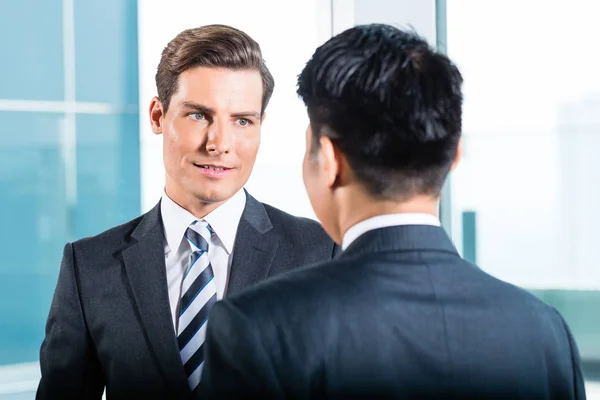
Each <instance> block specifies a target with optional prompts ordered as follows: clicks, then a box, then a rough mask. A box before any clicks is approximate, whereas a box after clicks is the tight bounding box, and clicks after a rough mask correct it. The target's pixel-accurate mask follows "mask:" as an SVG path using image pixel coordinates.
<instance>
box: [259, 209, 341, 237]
mask: <svg viewBox="0 0 600 400" xmlns="http://www.w3.org/2000/svg"><path fill="white" fill-rule="evenodd" d="M263 206H264V207H265V210H266V211H267V215H268V216H269V219H270V220H271V224H272V225H273V228H274V229H275V230H276V231H278V232H279V233H280V234H283V235H284V236H285V237H287V238H288V239H290V240H292V241H293V240H294V239H302V240H307V239H308V238H312V239H314V241H315V242H324V243H327V244H328V245H333V241H332V240H331V238H329V236H328V235H327V233H326V232H325V230H324V229H323V228H322V227H321V224H320V223H318V222H317V221H315V220H312V219H310V218H304V217H297V216H294V215H291V214H288V213H286V212H285V211H282V210H280V209H278V208H275V207H273V206H270V205H268V204H264V203H263Z"/></svg>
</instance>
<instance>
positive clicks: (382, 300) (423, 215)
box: [199, 25, 585, 400]
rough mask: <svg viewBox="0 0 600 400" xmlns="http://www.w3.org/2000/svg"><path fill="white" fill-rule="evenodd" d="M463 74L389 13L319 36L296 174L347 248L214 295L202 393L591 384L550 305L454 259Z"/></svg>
mask: <svg viewBox="0 0 600 400" xmlns="http://www.w3.org/2000/svg"><path fill="white" fill-rule="evenodd" d="M461 85H462V77H461V74H460V72H459V70H458V69H457V68H456V66H455V65H454V64H453V63H452V62H451V61H450V60H449V59H448V58H447V57H445V56H444V55H442V54H440V53H438V52H436V51H434V50H433V49H432V48H431V47H429V46H428V44H427V43H426V42H425V41H424V40H423V39H421V38H420V37H418V36H417V35H416V34H414V33H411V32H405V31H401V30H399V29H396V28H393V27H391V26H387V25H368V26H358V27H355V28H352V29H349V30H347V31H345V32H343V33H341V34H339V35H337V36H335V37H334V38H332V39H331V40H329V41H328V42H327V43H325V44H324V45H323V46H321V47H320V48H318V49H317V50H316V52H315V53H314V55H313V57H312V58H311V60H310V61H309V62H308V64H307V65H306V67H305V68H304V70H303V71H302V73H301V75H300V77H299V80H298V93H299V95H300V96H301V97H302V99H303V101H304V103H305V104H306V106H307V110H308V115H309V118H310V126H309V128H308V130H307V132H306V155H305V158H304V171H303V172H304V182H305V185H306V189H307V192H308V194H309V197H310V200H311V203H312V206H313V208H314V210H315V213H316V215H317V216H318V218H319V219H320V220H321V222H322V223H323V226H324V227H325V229H326V231H327V232H328V233H329V235H330V236H331V237H332V238H333V240H334V241H336V242H337V243H340V244H342V248H343V250H344V251H343V253H342V254H341V255H340V256H339V257H338V258H337V259H336V260H335V261H329V262H325V263H322V264H318V265H316V266H312V267H308V268H303V269H301V270H296V271H293V272H291V273H289V274H287V275H285V276H281V277H279V278H276V279H273V280H268V281H265V282H263V283H261V284H259V285H257V286H256V287H254V288H251V289H249V290H246V291H244V292H242V293H239V294H237V295H236V296H233V297H230V298H229V299H227V300H226V301H223V302H219V303H217V304H216V305H215V307H214V308H213V309H212V311H211V314H210V323H209V325H208V333H207V343H206V353H205V354H206V355H205V357H206V361H205V366H204V371H203V377H202V381H201V384H200V394H201V397H199V398H208V397H211V398H243V397H256V398H278V399H279V398H297V399H301V398H302V399H304V398H340V399H342V398H343V399H345V398H367V399H371V398H407V399H409V398H419V399H422V398H432V399H447V398H453V399H454V398H455V399H471V398H486V399H487V398H497V399H528V400H533V399H576V398H577V399H581V398H584V397H585V393H584V388H583V382H582V376H581V371H580V364H579V356H578V350H577V347H576V344H575V342H574V340H573V337H572V335H571V333H570V332H569V329H568V327H567V325H566V324H565V322H564V320H563V319H562V317H561V316H560V315H559V313H558V312H557V311H556V310H554V309H553V308H552V307H549V306H547V305H546V304H544V303H542V302H541V301H539V300H538V299H537V298H535V297H534V296H532V295H530V294H529V293H527V292H525V291H523V290H521V289H519V288H517V287H514V286H512V285H509V284H507V283H505V282H502V281H500V280H498V279H495V278H493V277H491V276H489V275H488V274H486V273H485V272H483V271H482V270H480V269H478V268H477V267H476V266H474V265H472V264H470V263H468V262H467V261H465V260H463V259H462V258H461V257H460V255H459V254H458V253H457V251H456V249H455V248H454V246H453V244H452V242H451V240H450V238H449V237H448V236H447V234H446V233H445V231H444V230H443V229H442V228H441V227H440V222H439V219H438V215H437V210H438V203H439V198H440V192H441V189H442V185H443V183H444V181H445V179H446V177H447V175H448V173H449V171H450V170H451V169H452V168H453V167H454V166H455V165H456V164H457V162H458V160H459V158H460V137H461V114H462V93H461ZM202 395H205V397H202Z"/></svg>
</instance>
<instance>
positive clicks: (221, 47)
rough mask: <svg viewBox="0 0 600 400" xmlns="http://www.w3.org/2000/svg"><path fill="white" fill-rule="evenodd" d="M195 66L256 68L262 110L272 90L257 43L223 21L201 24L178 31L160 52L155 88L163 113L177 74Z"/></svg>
mask: <svg viewBox="0 0 600 400" xmlns="http://www.w3.org/2000/svg"><path fill="white" fill-rule="evenodd" d="M195 67H209V68H226V69H231V70H234V71H237V70H256V71H259V72H260V75H261V77H262V81H263V101H262V110H261V111H262V112H264V110H265V108H266V107H267V105H268V103H269V100H270V98H271V95H272V94H273V88H274V86H275V82H274V80H273V76H272V75H271V73H270V72H269V69H268V68H267V66H266V64H265V62H264V60H263V58H262V53H261V50H260V46H259V45H258V43H257V42H256V41H255V40H254V39H252V38H251V37H250V36H249V35H248V34H247V33H245V32H242V31H240V30H239V29H235V28H233V27H230V26H227V25H205V26H201V27H199V28H193V29H187V30H185V31H183V32H181V33H180V34H179V35H177V36H176V37H175V38H174V39H173V40H171V41H170V42H169V44H167V47H165V49H164V50H163V52H162V56H161V59H160V63H159V65H158V70H157V72H156V88H157V91H158V97H159V99H160V100H161V102H162V104H163V108H164V112H165V113H166V112H167V109H168V108H169V102H170V100H171V97H172V95H173V94H174V93H175V92H176V91H177V83H178V78H179V75H180V74H181V73H182V72H184V71H187V70H188V69H191V68H195Z"/></svg>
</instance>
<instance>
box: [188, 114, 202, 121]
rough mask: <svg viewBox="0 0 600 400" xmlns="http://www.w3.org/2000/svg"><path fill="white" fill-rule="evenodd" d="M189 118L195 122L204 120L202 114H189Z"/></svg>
mask: <svg viewBox="0 0 600 400" xmlns="http://www.w3.org/2000/svg"><path fill="white" fill-rule="evenodd" d="M190 116H191V117H192V118H193V119H195V120H196V121H202V120H203V119H205V116H204V114H202V113H193V114H190Z"/></svg>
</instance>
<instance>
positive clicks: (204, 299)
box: [177, 220, 217, 391]
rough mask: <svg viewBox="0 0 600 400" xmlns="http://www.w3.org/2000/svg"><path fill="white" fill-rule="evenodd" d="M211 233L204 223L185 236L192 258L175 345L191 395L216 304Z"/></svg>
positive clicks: (201, 362) (182, 291)
mask: <svg viewBox="0 0 600 400" xmlns="http://www.w3.org/2000/svg"><path fill="white" fill-rule="evenodd" d="M212 233H213V231H212V229H211V228H210V226H209V225H208V224H207V223H206V222H205V221H204V220H200V221H195V222H194V223H192V224H191V225H190V227H189V228H188V229H187V231H186V233H185V238H186V239H187V241H188V242H189V244H190V247H191V256H190V263H189V267H188V269H187V270H186V272H185V275H184V277H183V284H182V288H181V293H182V296H181V301H180V303H179V323H178V327H177V342H178V344H179V351H180V354H181V361H182V362H183V367H184V370H185V373H186V376H187V379H188V384H189V385H190V388H191V389H192V391H193V390H194V389H195V388H196V387H197V386H198V384H199V383H200V377H201V375H202V367H203V362H204V354H203V344H204V339H205V337H206V323H207V321H208V311H209V310H210V308H211V306H212V305H213V304H214V303H215V302H216V301H217V287H216V285H215V280H214V273H213V268H212V266H211V265H210V261H209V260H208V242H209V240H210V236H211V235H212Z"/></svg>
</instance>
